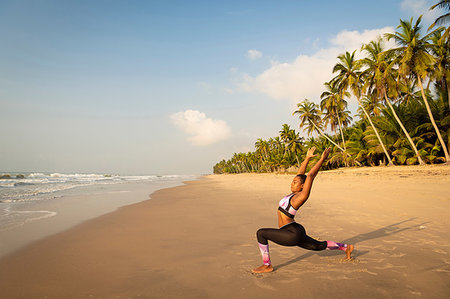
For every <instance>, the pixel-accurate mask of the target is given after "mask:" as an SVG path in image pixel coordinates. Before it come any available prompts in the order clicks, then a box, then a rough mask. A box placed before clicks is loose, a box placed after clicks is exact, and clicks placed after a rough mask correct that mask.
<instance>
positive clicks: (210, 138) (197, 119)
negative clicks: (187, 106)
mask: <svg viewBox="0 0 450 299" xmlns="http://www.w3.org/2000/svg"><path fill="white" fill-rule="evenodd" d="M170 119H171V120H172V123H173V124H174V125H175V126H176V127H177V128H179V129H180V130H182V131H184V132H185V133H187V134H188V135H190V137H189V138H188V140H189V142H191V143H192V144H193V145H196V146H205V145H209V144H212V143H215V142H218V141H221V140H225V139H227V138H229V137H230V136H231V129H230V127H229V126H228V125H227V123H226V122H225V121H223V120H217V119H211V118H207V117H206V115H205V113H202V112H200V111H196V110H186V111H182V112H177V113H174V114H172V115H171V116H170Z"/></svg>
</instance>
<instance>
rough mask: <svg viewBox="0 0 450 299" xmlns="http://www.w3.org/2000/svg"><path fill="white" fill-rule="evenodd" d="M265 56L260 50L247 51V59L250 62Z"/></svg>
mask: <svg viewBox="0 0 450 299" xmlns="http://www.w3.org/2000/svg"><path fill="white" fill-rule="evenodd" d="M262 56H263V55H262V53H261V52H259V51H258V50H248V51H247V58H248V59H250V60H256V59H259V58H261V57H262Z"/></svg>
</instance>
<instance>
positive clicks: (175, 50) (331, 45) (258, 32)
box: [0, 0, 441, 175]
mask: <svg viewBox="0 0 450 299" xmlns="http://www.w3.org/2000/svg"><path fill="white" fill-rule="evenodd" d="M435 3H436V1H432V0H399V1H393V0H378V1H376V2H374V1H331V0H330V1H318V2H316V1H287V0H286V1H262V0H259V1H242V0H241V1H196V0H192V1H171V0H167V1H152V0H149V1H137V0H136V1H131V0H128V1H125V0H123V1H112V0H108V1H100V0H88V1H85V0H79V1H64V0H47V1H46V0H29V1H27V0H13V1H9V0H2V1H0V40H1V41H2V42H1V46H0V130H1V131H0V132H1V138H0V172H60V173H113V174H136V175H137V174H207V173H211V172H212V168H213V166H214V164H216V163H217V162H219V161H220V160H222V159H229V158H230V157H231V156H232V155H233V153H235V152H248V151H253V150H254V143H255V141H256V140H257V139H258V138H263V139H268V138H270V137H275V136H277V135H278V132H279V131H280V129H281V127H282V125H283V124H285V123H286V124H288V125H290V126H291V128H293V129H295V130H296V131H298V132H300V133H301V136H304V137H307V136H306V133H304V132H303V131H302V130H301V128H299V120H298V117H295V116H293V115H292V112H293V111H295V108H296V104H297V103H298V102H300V101H301V100H303V99H305V98H307V99H309V100H311V101H314V102H316V103H319V102H320V94H321V93H322V92H323V83H324V82H326V81H328V80H329V79H331V78H332V77H333V74H332V67H333V65H334V64H336V63H337V58H336V57H337V56H338V55H339V54H342V53H344V52H345V51H350V52H351V51H353V50H357V49H360V47H361V44H362V43H365V42H369V41H371V40H373V39H375V38H376V37H377V36H379V35H380V34H383V33H386V32H394V30H395V28H396V27H397V26H398V24H399V21H400V19H410V18H411V17H414V20H415V19H416V18H417V17H418V16H419V15H421V14H424V17H423V22H422V23H423V27H424V28H425V29H426V28H428V25H429V24H430V23H431V22H432V21H433V20H434V19H435V18H436V16H437V15H440V13H441V12H440V11H431V12H430V11H429V10H428V9H429V7H430V6H432V5H433V4H435ZM388 46H389V45H388ZM357 55H361V54H360V53H359V52H357ZM349 109H350V110H351V111H352V112H353V113H354V112H355V111H356V103H355V100H354V99H350V100H349Z"/></svg>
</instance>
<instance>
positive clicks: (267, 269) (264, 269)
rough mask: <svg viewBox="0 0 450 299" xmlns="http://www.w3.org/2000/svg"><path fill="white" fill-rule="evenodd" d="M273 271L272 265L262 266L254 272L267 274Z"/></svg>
mask: <svg viewBox="0 0 450 299" xmlns="http://www.w3.org/2000/svg"><path fill="white" fill-rule="evenodd" d="M272 271H273V267H272V265H262V266H259V267H258V268H255V269H253V270H252V272H253V273H267V272H272Z"/></svg>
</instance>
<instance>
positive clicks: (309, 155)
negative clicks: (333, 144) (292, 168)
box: [297, 146, 316, 174]
mask: <svg viewBox="0 0 450 299" xmlns="http://www.w3.org/2000/svg"><path fill="white" fill-rule="evenodd" d="M315 150H316V147H315V146H313V147H312V148H310V149H309V150H308V151H307V152H306V157H305V160H303V162H302V164H301V165H300V168H299V169H298V171H297V174H305V172H306V167H307V166H308V163H309V160H310V159H311V158H312V157H315V156H316V155H314V151H315Z"/></svg>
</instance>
